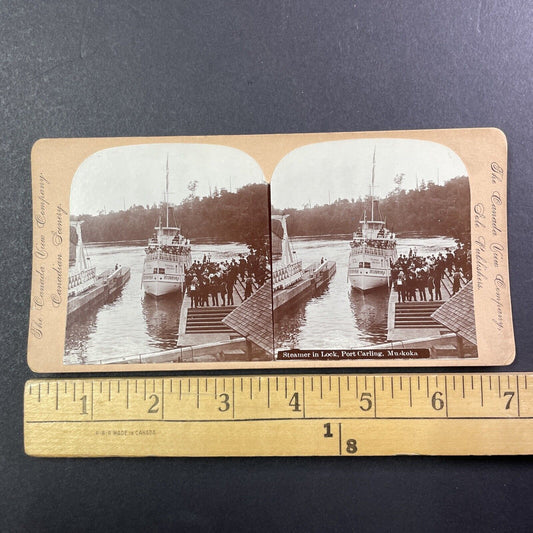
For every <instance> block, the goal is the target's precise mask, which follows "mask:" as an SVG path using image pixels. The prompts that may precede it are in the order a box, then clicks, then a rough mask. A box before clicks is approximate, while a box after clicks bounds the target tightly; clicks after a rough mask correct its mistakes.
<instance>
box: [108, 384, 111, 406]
mask: <svg viewBox="0 0 533 533" xmlns="http://www.w3.org/2000/svg"><path fill="white" fill-rule="evenodd" d="M108 385H109V401H111V380H109V382H108Z"/></svg>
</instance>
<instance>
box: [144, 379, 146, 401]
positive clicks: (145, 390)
mask: <svg viewBox="0 0 533 533" xmlns="http://www.w3.org/2000/svg"><path fill="white" fill-rule="evenodd" d="M144 399H145V400H146V380H144Z"/></svg>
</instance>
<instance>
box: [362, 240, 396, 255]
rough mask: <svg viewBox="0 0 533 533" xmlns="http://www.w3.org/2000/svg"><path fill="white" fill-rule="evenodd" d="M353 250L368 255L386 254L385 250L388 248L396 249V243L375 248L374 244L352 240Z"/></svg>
mask: <svg viewBox="0 0 533 533" xmlns="http://www.w3.org/2000/svg"><path fill="white" fill-rule="evenodd" d="M352 250H354V251H355V252H357V253H360V254H367V255H381V256H383V255H385V254H384V253H383V252H386V251H388V250H391V251H392V250H394V245H392V246H387V247H384V248H374V247H373V246H368V245H364V244H358V243H353V242H352Z"/></svg>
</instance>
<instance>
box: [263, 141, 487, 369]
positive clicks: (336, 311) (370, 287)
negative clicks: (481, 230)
mask: <svg viewBox="0 0 533 533" xmlns="http://www.w3.org/2000/svg"><path fill="white" fill-rule="evenodd" d="M271 203H272V205H271V218H272V221H271V233H272V284H273V312H274V347H275V352H276V354H278V355H279V353H280V351H283V350H309V349H312V350H321V349H322V350H328V349H329V350H353V349H365V348H371V349H376V350H386V349H388V348H397V347H398V346H401V348H402V349H406V350H408V349H413V350H420V349H424V351H426V350H429V357H430V358H439V359H440V358H446V359H454V358H476V357H477V346H476V328H475V319H474V295H473V289H472V257H471V235H470V185H469V179H468V175H467V171H466V168H465V165H464V163H463V162H462V160H461V159H460V158H459V157H458V155H457V154H456V153H455V152H453V151H452V150H450V149H449V148H447V147H446V146H443V145H441V144H438V143H435V142H430V141H420V140H409V139H359V140H341V141H331V142H323V143H317V144H311V145H308V146H304V147H302V148H298V149H296V150H294V151H292V152H291V153H289V154H288V155H287V156H285V157H284V158H283V159H282V160H281V161H280V163H279V164H278V166H277V168H276V170H275V172H274V174H273V176H272V181H271Z"/></svg>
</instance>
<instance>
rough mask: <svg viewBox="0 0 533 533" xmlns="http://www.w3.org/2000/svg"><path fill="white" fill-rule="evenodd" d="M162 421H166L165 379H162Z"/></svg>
mask: <svg viewBox="0 0 533 533" xmlns="http://www.w3.org/2000/svg"><path fill="white" fill-rule="evenodd" d="M161 420H165V378H161Z"/></svg>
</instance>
